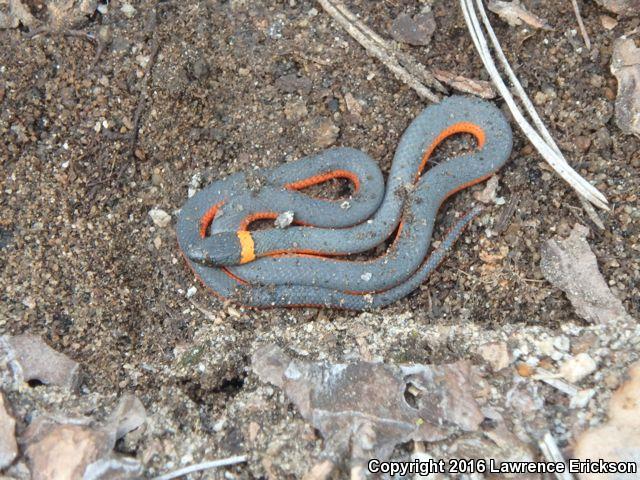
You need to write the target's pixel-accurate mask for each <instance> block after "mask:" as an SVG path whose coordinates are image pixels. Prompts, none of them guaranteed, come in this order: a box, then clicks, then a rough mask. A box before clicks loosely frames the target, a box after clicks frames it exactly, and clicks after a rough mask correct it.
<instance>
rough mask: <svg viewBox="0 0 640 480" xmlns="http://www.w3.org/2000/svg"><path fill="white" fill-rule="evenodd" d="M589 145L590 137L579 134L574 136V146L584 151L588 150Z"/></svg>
mask: <svg viewBox="0 0 640 480" xmlns="http://www.w3.org/2000/svg"><path fill="white" fill-rule="evenodd" d="M590 146H591V139H590V138H589V137H587V136H585V135H579V136H578V137H576V147H578V150H579V151H581V152H583V153H585V152H587V151H588V150H589V147H590Z"/></svg>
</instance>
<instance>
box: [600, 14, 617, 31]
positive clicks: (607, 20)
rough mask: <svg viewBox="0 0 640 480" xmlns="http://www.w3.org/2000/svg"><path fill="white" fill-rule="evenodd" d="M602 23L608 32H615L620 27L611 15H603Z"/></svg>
mask: <svg viewBox="0 0 640 480" xmlns="http://www.w3.org/2000/svg"><path fill="white" fill-rule="evenodd" d="M600 23H601V24H602V26H603V27H604V28H606V29H607V30H613V29H614V28H616V26H617V25H618V21H617V20H616V19H615V18H613V17H610V16H609V15H601V16H600Z"/></svg>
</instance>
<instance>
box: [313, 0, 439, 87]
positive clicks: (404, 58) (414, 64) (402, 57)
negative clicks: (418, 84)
mask: <svg viewBox="0 0 640 480" xmlns="http://www.w3.org/2000/svg"><path fill="white" fill-rule="evenodd" d="M329 2H330V3H331V5H332V6H333V7H334V8H335V9H336V10H338V11H339V12H340V13H341V14H342V15H343V16H344V17H345V18H346V19H347V20H348V21H349V22H351V24H353V25H355V26H356V28H358V29H359V30H360V31H361V32H362V33H363V34H365V35H366V36H367V37H369V38H370V39H371V41H372V42H373V43H375V44H377V45H378V46H379V47H380V48H381V49H382V50H384V51H385V52H386V53H388V54H389V55H390V56H392V57H394V56H395V57H396V58H397V59H398V61H399V63H400V65H402V66H403V67H405V68H406V69H407V71H408V72H409V73H411V74H412V75H414V76H416V77H418V78H421V79H422V81H423V82H424V83H426V84H427V85H428V86H430V87H432V88H435V89H436V90H438V91H439V92H441V93H447V89H446V88H444V86H443V85H442V83H440V81H439V80H438V79H437V78H436V76H435V75H434V74H432V73H431V72H430V71H429V70H427V69H426V68H425V66H424V65H422V63H420V62H419V61H417V60H416V59H415V58H413V57H412V56H411V55H409V54H407V53H404V52H402V51H400V50H397V49H393V48H392V47H391V46H390V45H389V43H388V42H387V41H386V40H384V39H383V38H382V37H381V36H380V35H378V34H377V33H376V32H374V31H373V30H371V29H370V28H369V27H367V26H366V25H365V24H364V23H363V22H361V21H360V20H359V19H358V17H357V16H356V15H355V14H354V13H353V12H351V10H349V9H348V8H347V7H346V6H345V5H344V4H343V3H342V2H341V1H340V0H329ZM320 3H321V4H322V2H320Z"/></svg>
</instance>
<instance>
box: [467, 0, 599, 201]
mask: <svg viewBox="0 0 640 480" xmlns="http://www.w3.org/2000/svg"><path fill="white" fill-rule="evenodd" d="M460 5H461V7H462V13H463V15H464V18H465V21H466V23H467V27H468V28H469V33H470V34H471V38H472V40H473V43H474V45H475V47H476V49H477V50H478V53H479V55H480V57H481V59H482V62H483V63H484V66H485V68H486V69H487V71H488V72H489V75H490V76H491V79H492V80H493V83H494V84H495V86H496V87H497V88H498V91H499V92H500V95H502V97H503V98H504V100H505V101H506V103H507V106H508V107H509V110H510V111H511V114H512V115H513V117H514V119H515V120H516V122H517V123H518V125H519V126H520V128H521V129H522V131H523V132H524V134H525V135H526V136H527V138H529V140H530V141H531V143H532V144H533V145H534V147H535V148H536V149H537V150H538V152H540V154H541V155H542V157H543V158H544V159H545V160H546V161H547V163H548V164H549V165H551V167H552V168H553V169H554V170H555V171H556V173H558V174H559V175H560V176H561V177H562V178H563V179H564V180H565V181H566V182H567V183H569V185H571V186H572V187H573V188H574V189H575V190H576V192H578V193H579V194H580V195H582V196H583V197H584V198H586V199H587V200H589V201H590V202H591V203H593V204H594V205H596V206H597V207H600V208H602V209H603V210H609V205H608V202H607V199H606V197H605V196H604V195H603V194H602V193H601V192H600V191H599V190H598V189H597V188H595V187H594V186H593V185H591V184H590V183H589V182H588V181H587V180H585V179H584V178H583V177H582V176H580V175H579V174H578V173H577V172H576V171H575V170H574V169H573V168H571V166H570V165H569V164H568V163H567V161H566V160H565V158H564V157H563V155H562V153H561V152H560V149H559V148H558V146H557V145H556V143H555V141H554V140H553V138H552V137H551V134H549V131H548V130H547V128H546V127H545V125H544V123H543V122H542V120H541V119H540V116H539V115H538V113H537V112H536V110H535V108H534V107H533V104H532V103H531V100H530V99H529V97H528V96H527V94H526V93H525V91H524V89H523V88H522V85H521V84H520V82H519V81H518V78H517V77H516V75H515V73H514V72H513V70H512V69H511V66H510V65H509V62H508V61H507V58H506V56H505V55H504V52H503V51H502V48H501V46H500V43H499V42H498V38H497V37H496V35H495V33H494V31H493V28H492V27H491V23H490V22H489V18H488V17H487V13H486V12H485V10H484V6H483V4H482V0H476V5H477V8H478V11H479V12H480V15H481V17H482V22H483V24H484V27H485V28H486V30H487V33H488V34H489V37H490V39H491V43H492V46H493V49H494V50H495V53H496V54H497V56H498V58H499V60H500V63H501V64H502V67H503V68H504V70H505V72H506V73H507V76H508V77H509V80H510V81H511V84H512V85H513V87H514V89H515V91H516V93H517V95H518V97H519V98H520V100H521V101H522V103H523V105H524V107H525V109H526V111H527V113H528V114H529V116H530V117H531V119H532V121H533V123H534V124H535V126H536V127H537V130H536V129H535V128H534V127H533V126H532V125H531V124H530V123H529V122H528V121H527V120H526V119H525V118H524V116H523V114H522V112H521V111H520V109H519V108H518V106H517V105H516V103H515V100H514V98H513V96H512V95H511V92H510V91H509V88H508V87H507V86H506V85H505V83H504V81H503V80H502V77H501V76H500V73H499V72H498V69H497V67H496V64H495V62H494V60H493V58H492V56H491V52H490V50H489V46H488V44H487V39H486V38H485V36H484V32H483V30H482V27H481V26H480V21H479V20H478V17H477V14H476V10H475V7H474V3H473V0H460Z"/></svg>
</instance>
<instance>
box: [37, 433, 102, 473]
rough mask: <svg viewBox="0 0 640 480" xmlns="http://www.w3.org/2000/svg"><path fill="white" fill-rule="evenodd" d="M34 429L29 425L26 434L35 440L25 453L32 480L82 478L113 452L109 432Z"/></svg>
mask: <svg viewBox="0 0 640 480" xmlns="http://www.w3.org/2000/svg"><path fill="white" fill-rule="evenodd" d="M34 423H36V422H34ZM32 427H34V428H33V429H32ZM35 427H36V426H34V424H32V425H30V427H29V429H28V430H27V434H25V435H26V436H27V437H28V438H29V437H31V436H33V437H35V438H33V439H31V438H30V439H31V440H33V441H30V442H28V446H27V448H26V451H25V455H26V457H27V459H28V460H29V466H30V468H31V472H32V474H33V477H32V478H33V480H53V479H58V478H59V479H63V478H69V479H71V478H83V477H84V473H85V470H86V469H87V466H89V465H90V464H91V463H93V462H95V461H96V460H98V459H100V458H101V457H103V456H104V455H106V454H107V453H108V452H109V451H111V449H112V445H111V441H110V439H109V435H108V434H107V433H106V432H102V431H94V430H92V429H90V428H88V427H85V426H81V425H54V426H48V427H42V428H38V430H41V429H44V430H45V431H46V433H44V432H34V431H33V430H35Z"/></svg>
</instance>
